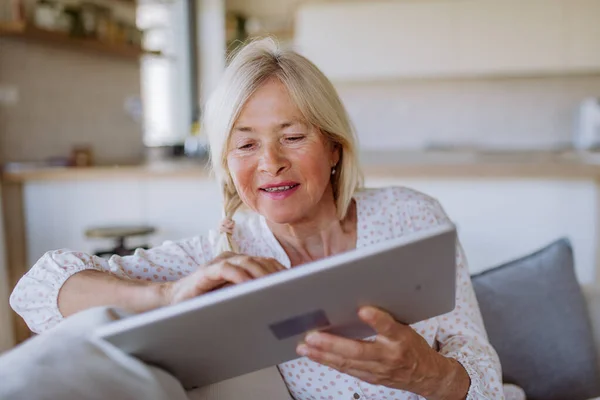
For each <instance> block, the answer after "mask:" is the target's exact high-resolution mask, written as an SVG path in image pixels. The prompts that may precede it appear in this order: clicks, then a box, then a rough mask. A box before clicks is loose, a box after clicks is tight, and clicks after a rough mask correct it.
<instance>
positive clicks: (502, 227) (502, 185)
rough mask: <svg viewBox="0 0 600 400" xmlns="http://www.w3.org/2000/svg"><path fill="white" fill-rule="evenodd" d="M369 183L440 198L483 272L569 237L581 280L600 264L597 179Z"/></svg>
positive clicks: (593, 275)
mask: <svg viewBox="0 0 600 400" xmlns="http://www.w3.org/2000/svg"><path fill="white" fill-rule="evenodd" d="M367 183H368V185H369V186H372V187H376V186H388V185H398V186H408V187H411V188H414V189H416V190H420V191H422V192H425V193H427V194H428V195H430V196H433V197H435V198H437V199H438V200H439V201H440V203H441V204H442V206H443V207H444V209H445V210H446V212H447V214H448V215H449V216H450V218H451V219H452V220H453V221H454V223H455V224H456V225H457V228H458V234H459V238H460V240H461V243H462V245H463V248H464V249H465V253H466V255H467V258H468V261H469V267H470V271H471V272H472V273H477V272H480V271H483V270H485V269H488V268H490V267H494V266H497V265H500V264H502V263H505V262H507V261H509V260H512V259H515V258H518V257H521V256H524V255H526V254H529V253H531V252H533V251H534V250H536V249H539V248H541V247H543V246H545V245H547V244H549V243H550V242H552V241H554V240H556V239H558V238H561V237H567V238H569V240H570V241H571V244H572V246H573V250H574V255H575V269H576V272H577V277H578V279H579V281H580V282H581V283H594V282H597V281H598V279H599V278H600V277H599V276H598V270H597V266H596V248H597V240H598V232H596V227H595V221H596V219H597V218H598V215H597V214H598V210H597V204H598V203H597V201H598V188H597V186H596V183H595V182H594V181H593V180H541V179H518V180H511V179H507V180H466V179H465V180H461V179H435V178H432V179H427V180H423V179H368V178H367Z"/></svg>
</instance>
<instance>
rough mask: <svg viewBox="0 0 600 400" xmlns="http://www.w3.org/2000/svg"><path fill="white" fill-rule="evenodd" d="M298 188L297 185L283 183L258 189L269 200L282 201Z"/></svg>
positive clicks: (298, 185)
mask: <svg viewBox="0 0 600 400" xmlns="http://www.w3.org/2000/svg"><path fill="white" fill-rule="evenodd" d="M298 187H300V184H299V183H291V182H290V183H287V182H286V183H285V184H281V185H273V186H268V187H262V188H260V190H261V192H262V193H263V194H264V195H265V196H267V197H268V198H270V199H271V200H283V199H286V198H288V197H289V196H291V195H292V194H293V193H294V192H296V190H297V189H298Z"/></svg>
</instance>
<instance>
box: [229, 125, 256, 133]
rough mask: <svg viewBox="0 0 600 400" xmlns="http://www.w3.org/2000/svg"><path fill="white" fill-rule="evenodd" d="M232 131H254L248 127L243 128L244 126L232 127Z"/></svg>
mask: <svg viewBox="0 0 600 400" xmlns="http://www.w3.org/2000/svg"><path fill="white" fill-rule="evenodd" d="M233 130H234V131H238V132H253V131H254V130H253V129H252V127H250V126H244V125H236V126H234V127H233Z"/></svg>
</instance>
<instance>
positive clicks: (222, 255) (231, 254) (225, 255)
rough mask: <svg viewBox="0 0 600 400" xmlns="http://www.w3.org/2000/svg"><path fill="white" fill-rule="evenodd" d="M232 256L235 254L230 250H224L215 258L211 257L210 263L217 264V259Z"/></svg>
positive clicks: (220, 259) (221, 259)
mask: <svg viewBox="0 0 600 400" xmlns="http://www.w3.org/2000/svg"><path fill="white" fill-rule="evenodd" d="M234 256H237V254H236V253H234V252H232V251H224V252H222V253H221V254H219V255H218V256H216V257H215V258H213V259H212V261H211V264H217V263H218V262H219V261H223V260H226V259H228V258H231V257H234Z"/></svg>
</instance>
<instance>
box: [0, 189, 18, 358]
mask: <svg viewBox="0 0 600 400" xmlns="http://www.w3.org/2000/svg"><path fill="white" fill-rule="evenodd" d="M0 210H2V191H1V189H0ZM3 228H4V222H3V221H2V213H1V212H0V353H2V352H3V351H5V350H8V349H10V348H11V347H12V346H13V345H14V343H15V339H14V330H13V323H12V322H13V318H12V313H11V311H10V307H9V304H8V297H9V296H10V288H9V287H10V285H9V282H8V272H7V270H6V265H7V264H6V252H5V249H4V233H3Z"/></svg>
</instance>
